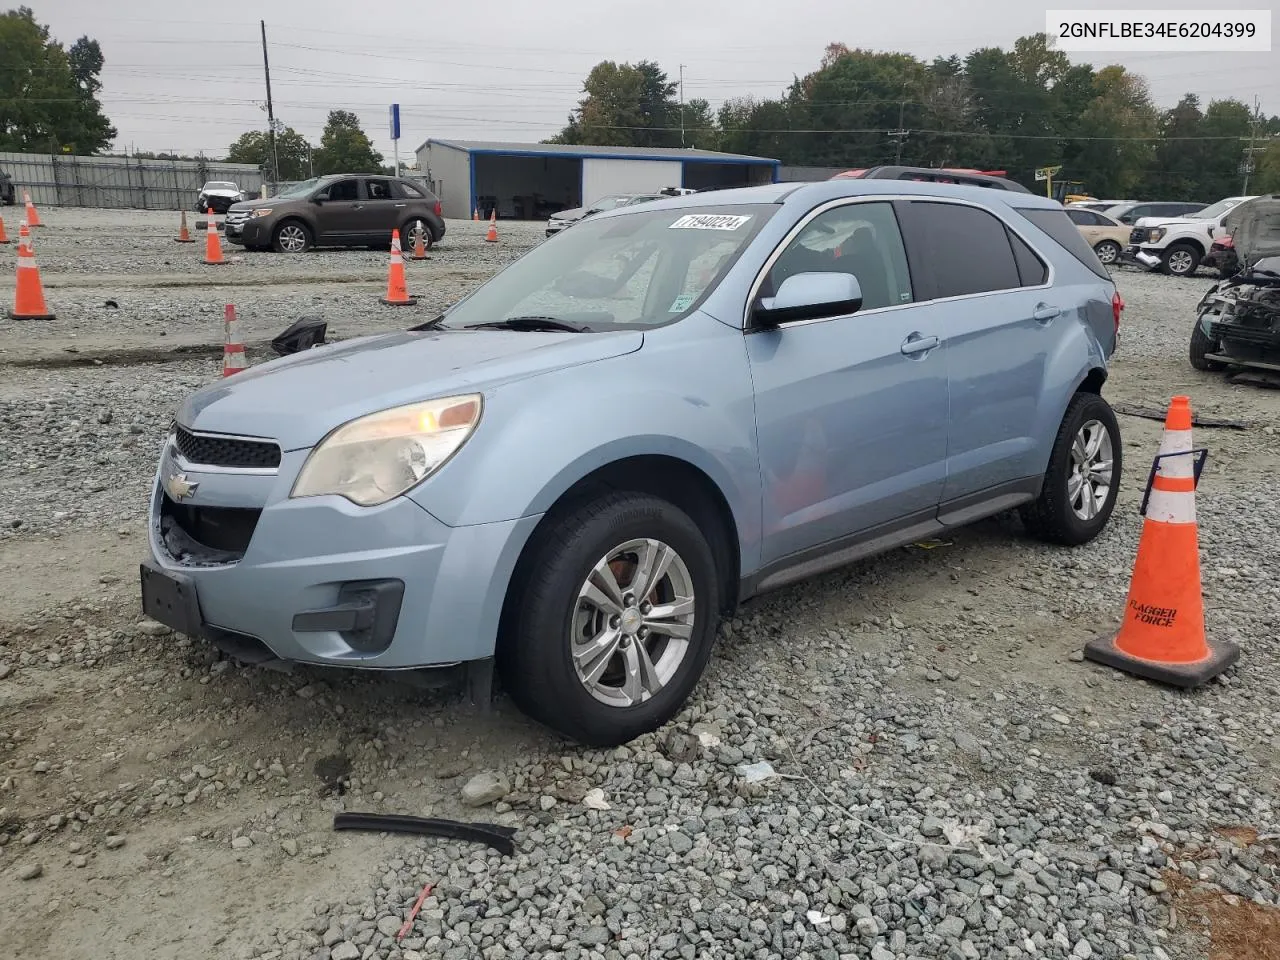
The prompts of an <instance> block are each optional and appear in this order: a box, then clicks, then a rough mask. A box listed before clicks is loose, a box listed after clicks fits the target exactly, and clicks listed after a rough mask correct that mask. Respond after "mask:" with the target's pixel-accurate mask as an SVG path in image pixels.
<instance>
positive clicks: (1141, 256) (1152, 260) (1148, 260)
mask: <svg viewBox="0 0 1280 960" xmlns="http://www.w3.org/2000/svg"><path fill="white" fill-rule="evenodd" d="M1120 260H1121V262H1122V263H1128V264H1130V265H1132V266H1138V267H1146V268H1147V269H1148V270H1154V269H1155V268H1156V267H1158V266H1160V264H1161V263H1162V262H1163V260H1162V258H1161V255H1160V248H1159V247H1143V246H1140V245H1138V244H1136V243H1131V244H1129V246H1127V247H1125V248H1124V251H1123V252H1122V253H1121V254H1120Z"/></svg>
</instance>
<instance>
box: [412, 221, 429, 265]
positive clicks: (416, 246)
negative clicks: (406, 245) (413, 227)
mask: <svg viewBox="0 0 1280 960" xmlns="http://www.w3.org/2000/svg"><path fill="white" fill-rule="evenodd" d="M426 235H427V225H426V224H425V223H423V222H422V221H421V220H419V221H418V234H417V236H416V237H414V238H413V259H414V260H430V259H431V258H430V257H428V256H427V242H426V240H425V239H423V238H424V237H426Z"/></svg>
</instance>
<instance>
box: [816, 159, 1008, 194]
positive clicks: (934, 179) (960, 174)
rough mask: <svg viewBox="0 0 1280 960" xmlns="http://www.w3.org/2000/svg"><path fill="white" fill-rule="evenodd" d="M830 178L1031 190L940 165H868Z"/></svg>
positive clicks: (987, 175)
mask: <svg viewBox="0 0 1280 960" xmlns="http://www.w3.org/2000/svg"><path fill="white" fill-rule="evenodd" d="M831 179H832V180H917V181H924V182H926V183H958V184H963V185H965V186H970V187H993V188H995V189H996V190H1011V191H1013V192H1015V193H1030V192H1031V191H1030V190H1028V189H1027V188H1026V187H1024V186H1023V185H1022V184H1020V183H1018V182H1017V181H1016V180H1009V179H1007V178H1005V177H1000V176H993V175H991V174H988V173H982V172H980V171H978V170H955V169H945V168H940V167H898V166H880V167H869V168H867V169H865V170H846V171H845V172H844V173H837V174H836V175H835V176H834V177H832V178H831Z"/></svg>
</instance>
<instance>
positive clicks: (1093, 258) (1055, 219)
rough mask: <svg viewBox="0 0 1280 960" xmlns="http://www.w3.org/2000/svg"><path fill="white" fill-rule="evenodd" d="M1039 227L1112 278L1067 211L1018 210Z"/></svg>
mask: <svg viewBox="0 0 1280 960" xmlns="http://www.w3.org/2000/svg"><path fill="white" fill-rule="evenodd" d="M1018 212H1019V213H1020V214H1022V215H1023V216H1024V217H1026V218H1027V219H1028V220H1030V221H1031V222H1032V223H1034V224H1035V225H1036V226H1037V227H1039V228H1040V229H1041V230H1043V231H1044V232H1045V233H1047V234H1048V235H1049V236H1050V237H1052V238H1053V240H1054V242H1055V243H1057V244H1058V246H1060V247H1062V248H1063V249H1065V250H1066V251H1067V252H1068V253H1069V254H1071V255H1072V256H1073V257H1075V258H1076V259H1077V260H1079V261H1080V262H1081V263H1083V264H1084V265H1085V266H1086V267H1088V268H1089V269H1090V270H1092V271H1093V272H1094V273H1096V274H1097V275H1098V276H1099V277H1101V278H1102V279H1104V280H1110V279H1111V274H1110V273H1108V272H1107V268H1106V267H1104V266H1103V265H1102V261H1101V260H1099V259H1098V255H1097V254H1096V253H1094V252H1093V247H1091V246H1089V241H1087V240H1085V238H1084V237H1083V236H1081V235H1080V231H1079V230H1078V229H1076V225H1075V224H1074V223H1072V222H1071V219H1070V218H1069V217H1068V216H1067V212H1066V211H1065V210H1062V209H1057V210H1054V209H1022V210H1019V211H1018Z"/></svg>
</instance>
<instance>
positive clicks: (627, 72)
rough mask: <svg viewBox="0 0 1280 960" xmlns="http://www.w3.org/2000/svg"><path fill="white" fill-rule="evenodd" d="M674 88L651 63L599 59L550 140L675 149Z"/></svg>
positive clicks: (677, 115) (677, 113)
mask: <svg viewBox="0 0 1280 960" xmlns="http://www.w3.org/2000/svg"><path fill="white" fill-rule="evenodd" d="M676 90H677V85H676V84H674V83H672V82H671V81H670V79H669V78H668V77H667V74H666V73H665V71H663V69H662V68H661V67H659V66H658V65H657V64H656V63H654V62H652V61H648V60H645V61H642V62H640V63H637V64H630V63H615V62H614V61H612V60H604V61H602V62H600V63H597V64H596V65H595V66H594V67H592V68H591V72H590V73H589V74H587V79H586V81H585V82H584V83H583V85H582V92H583V93H584V94H585V96H584V97H583V98H582V100H581V101H579V103H578V106H577V109H576V110H574V112H573V113H572V114H570V116H569V122H568V123H567V124H566V126H565V127H564V129H563V130H561V131H560V133H558V134H557V135H556V136H554V137H552V138H551V140H550V142H551V143H581V144H589V145H593V146H629V147H673V146H679V145H680V131H679V126H680V102H679V100H678V99H677V98H676ZM691 105H692V104H690V106H691ZM709 109H710V108H709V107H708V108H707V110H708V112H709ZM688 116H689V114H688V111H687V108H686V118H687V117H688ZM686 141H687V137H686Z"/></svg>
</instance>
